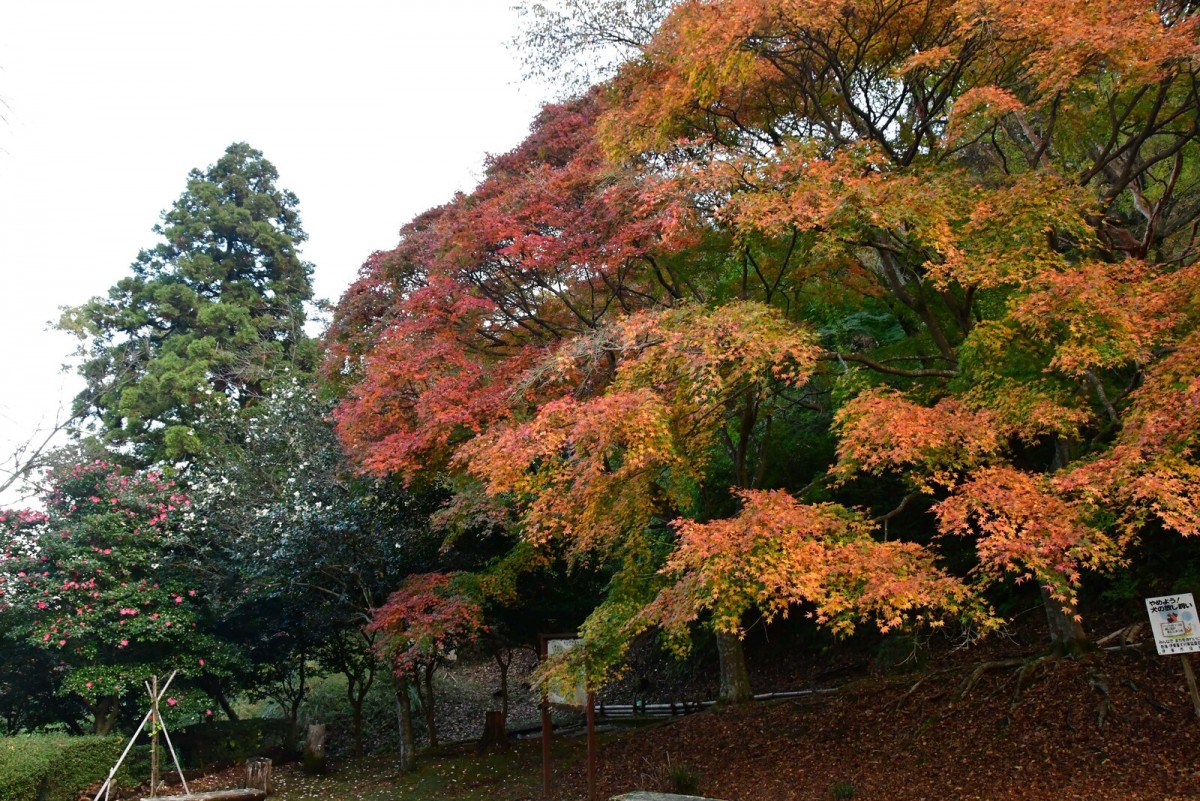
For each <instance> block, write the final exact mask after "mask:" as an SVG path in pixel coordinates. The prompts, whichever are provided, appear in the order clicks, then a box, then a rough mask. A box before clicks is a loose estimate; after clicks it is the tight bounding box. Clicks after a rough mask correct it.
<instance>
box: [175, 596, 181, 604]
mask: <svg viewBox="0 0 1200 801" xmlns="http://www.w3.org/2000/svg"><path fill="white" fill-rule="evenodd" d="M175 603H177V604H181V603H183V596H182V595H176V596H175Z"/></svg>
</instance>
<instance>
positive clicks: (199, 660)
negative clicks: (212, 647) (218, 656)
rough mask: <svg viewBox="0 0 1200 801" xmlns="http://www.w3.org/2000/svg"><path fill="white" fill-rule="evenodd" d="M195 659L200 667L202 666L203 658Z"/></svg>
mask: <svg viewBox="0 0 1200 801" xmlns="http://www.w3.org/2000/svg"><path fill="white" fill-rule="evenodd" d="M196 661H197V662H199V663H200V667H204V660H203V659H197V660H196Z"/></svg>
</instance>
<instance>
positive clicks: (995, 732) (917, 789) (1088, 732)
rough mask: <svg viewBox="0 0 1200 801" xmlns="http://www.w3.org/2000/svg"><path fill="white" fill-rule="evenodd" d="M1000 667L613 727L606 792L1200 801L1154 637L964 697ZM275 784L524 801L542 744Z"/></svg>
mask: <svg viewBox="0 0 1200 801" xmlns="http://www.w3.org/2000/svg"><path fill="white" fill-rule="evenodd" d="M995 656H996V654H979V653H975V654H972V653H970V652H968V653H966V654H962V655H958V656H957V657H953V658H945V659H942V660H940V662H939V663H938V664H935V665H931V666H929V667H928V668H926V669H924V670H923V671H920V672H913V673H909V674H905V675H894V674H893V675H873V674H871V673H870V672H868V671H863V672H860V673H859V674H858V675H856V676H855V675H851V676H843V677H841V678H842V679H843V684H842V686H841V688H840V689H839V690H838V691H837V692H836V693H830V694H827V695H821V696H814V697H807V698H803V699H794V700H782V701H772V702H759V703H755V704H752V705H748V706H744V707H735V708H725V709H713V710H710V711H707V712H704V713H700V714H696V715H691V716H688V717H685V718H676V719H672V720H669V721H667V722H656V723H650V724H648V725H643V726H640V727H638V728H635V729H626V730H622V731H607V732H604V733H602V735H601V738H600V754H599V762H598V775H599V797H600V798H601V799H605V798H608V797H609V796H611V795H613V794H616V793H620V792H626V791H629V790H635V789H655V790H664V791H672V790H677V789H679V788H678V787H677V786H675V785H674V782H673V781H672V772H675V773H676V774H677V775H678V774H680V773H682V774H686V775H690V776H692V777H694V778H695V779H696V780H697V782H698V783H697V786H696V788H695V789H696V791H697V792H699V793H701V794H704V795H709V796H712V797H715V798H721V799H727V800H728V801H750V800H751V799H756V800H757V799H772V800H776V799H777V800H778V801H791V800H794V801H810V800H811V801H818V800H819V801H827V800H828V799H838V798H854V799H858V800H860V801H910V800H915V799H956V800H957V799H962V800H964V801H965V800H966V799H988V800H989V801H993V800H994V801H1000V800H1001V799H1023V800H1028V801H1042V800H1045V801H1050V800H1051V799H1053V801H1060V800H1061V801H1072V800H1073V799H1080V800H1081V801H1082V800H1083V799H1087V801H1093V800H1095V799H1103V800H1104V801H1183V800H1184V799H1196V800H1197V801H1200V737H1198V736H1197V735H1200V722H1198V721H1197V720H1196V718H1195V716H1194V714H1193V711H1192V704H1191V701H1190V698H1189V696H1188V694H1187V690H1186V687H1185V684H1184V678H1183V671H1182V666H1181V664H1180V661H1179V658H1178V657H1158V656H1156V655H1154V653H1153V649H1152V648H1150V649H1146V648H1145V647H1144V644H1143V647H1141V648H1138V649H1130V650H1126V651H1122V652H1116V653H1100V654H1092V655H1089V656H1087V657H1084V658H1082V659H1055V660H1044V661H1041V662H1036V661H1035V660H1036V659H1037V654H1036V652H1027V653H1024V654H1020V653H1018V654H1013V653H1008V654H1003V655H1002V656H1004V657H1005V659H1006V660H1013V659H1017V660H1020V659H1023V658H1024V659H1028V660H1029V664H1033V667H1031V668H1029V669H1028V670H1026V671H1025V672H1024V673H1023V674H1022V673H1021V670H1020V667H1018V666H1016V665H1008V666H1004V667H997V668H996V669H993V670H987V671H983V672H981V673H979V675H978V680H977V681H976V682H974V684H973V685H971V686H970V689H969V691H968V692H965V693H964V690H965V689H966V688H967V687H968V685H970V684H971V677H972V675H973V674H974V673H975V670H976V668H977V667H978V666H980V665H981V664H985V660H986V659H988V658H994V657H995ZM1018 683H1020V685H1021V686H1020V690H1019V692H1018ZM554 748H555V765H556V770H555V793H554V796H555V797H556V798H559V799H563V800H564V801H567V800H570V801H575V800H576V799H584V798H586V797H587V787H586V773H585V770H584V753H585V752H584V741H583V738H582V737H578V736H575V737H571V736H565V735H558V736H556V737H555V740H554ZM276 775H277V777H278V781H277V794H276V798H277V799H279V801H311V800H315V799H338V800H339V801H385V799H386V800H387V801H392V800H393V799H414V801H424V800H425V799H431V800H432V799H438V800H439V801H440V800H443V799H444V800H445V801H476V799H478V800H480V801H482V799H498V800H499V801H519V800H520V799H536V798H541V751H540V744H539V743H538V741H537V739H536V738H535V739H532V740H520V741H516V742H514V744H513V746H512V747H511V748H510V749H509V750H507V751H505V752H502V753H499V754H490V755H486V756H482V757H481V756H478V755H477V754H476V752H475V749H474V747H473V746H472V745H470V744H459V745H455V746H450V747H445V748H442V749H438V750H437V751H434V752H429V753H426V754H425V755H423V756H422V758H421V760H420V763H419V768H418V770H417V771H416V772H415V773H413V774H409V775H401V774H399V772H398V770H397V768H396V764H395V761H394V759H393V758H391V757H386V756H385V757H375V758H367V759H362V760H347V761H344V762H341V763H340V764H337V765H335V770H334V772H333V773H332V774H331V775H329V776H324V777H307V776H304V775H303V774H302V773H301V772H300V771H299V769H298V768H297V767H294V766H282V767H281V768H280V769H278V770H277V774H276ZM236 779H237V775H236V774H230V781H231V782H233V783H234V784H236ZM226 786H232V785H226Z"/></svg>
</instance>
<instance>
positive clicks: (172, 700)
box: [167, 698, 179, 706]
mask: <svg viewBox="0 0 1200 801" xmlns="http://www.w3.org/2000/svg"><path fill="white" fill-rule="evenodd" d="M177 703H179V702H178V701H176V700H175V699H174V698H168V699H167V706H175V705H176V704H177Z"/></svg>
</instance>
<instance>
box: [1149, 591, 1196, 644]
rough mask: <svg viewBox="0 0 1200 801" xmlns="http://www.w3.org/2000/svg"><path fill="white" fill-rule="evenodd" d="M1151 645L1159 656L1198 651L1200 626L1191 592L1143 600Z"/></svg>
mask: <svg viewBox="0 0 1200 801" xmlns="http://www.w3.org/2000/svg"><path fill="white" fill-rule="evenodd" d="M1146 612H1147V613H1148V614H1149V615H1150V628H1151V629H1153V630H1154V645H1155V646H1156V647H1157V648H1158V653H1159V655H1161V656H1167V655H1170V654H1188V653H1192V652H1194V651H1200V625H1197V624H1198V622H1200V621H1198V618H1197V614H1196V602H1195V601H1194V600H1193V599H1192V594H1191V593H1190V592H1188V593H1183V594H1181V595H1164V596H1162V597H1159V598H1147V599H1146Z"/></svg>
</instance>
